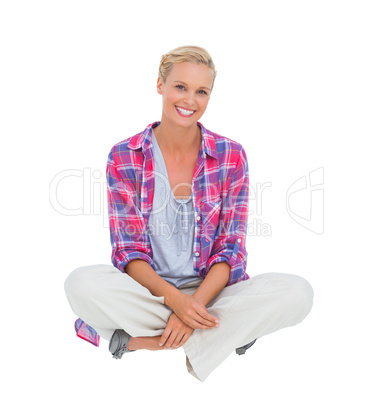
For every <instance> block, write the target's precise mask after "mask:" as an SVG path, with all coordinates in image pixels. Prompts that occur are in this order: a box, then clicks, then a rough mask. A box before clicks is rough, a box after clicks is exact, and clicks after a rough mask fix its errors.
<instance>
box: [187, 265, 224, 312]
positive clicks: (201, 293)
mask: <svg viewBox="0 0 372 402" xmlns="http://www.w3.org/2000/svg"><path fill="white" fill-rule="evenodd" d="M230 269H231V268H230V265H229V264H227V262H219V263H217V264H214V265H213V266H212V267H211V269H210V270H209V272H208V274H207V276H206V277H205V278H204V280H203V282H202V284H201V285H200V286H199V288H198V289H197V290H196V292H195V293H194V296H195V297H196V298H198V299H199V300H200V301H201V302H202V303H203V304H204V305H205V306H206V305H207V304H208V303H209V302H210V301H211V300H213V299H214V298H215V297H216V296H217V295H218V294H219V293H220V292H221V290H222V289H223V288H224V287H225V286H226V284H227V283H228V281H229V277H230Z"/></svg>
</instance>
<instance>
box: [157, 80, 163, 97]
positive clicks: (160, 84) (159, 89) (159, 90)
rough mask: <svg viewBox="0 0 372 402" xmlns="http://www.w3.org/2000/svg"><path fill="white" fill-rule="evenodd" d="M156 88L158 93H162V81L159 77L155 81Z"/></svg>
mask: <svg viewBox="0 0 372 402" xmlns="http://www.w3.org/2000/svg"><path fill="white" fill-rule="evenodd" d="M156 88H157V90H158V94H160V95H162V94H163V81H162V79H161V78H160V77H159V78H158V81H157V83H156Z"/></svg>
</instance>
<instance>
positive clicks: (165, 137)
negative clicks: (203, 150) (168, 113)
mask: <svg viewBox="0 0 372 402" xmlns="http://www.w3.org/2000/svg"><path fill="white" fill-rule="evenodd" d="M154 133H155V135H156V140H157V142H158V144H159V146H161V148H162V150H165V151H166V152H167V153H169V154H172V155H181V156H182V155H186V154H188V153H190V152H193V151H195V149H199V148H200V144H201V138H202V137H201V129H200V127H199V126H198V125H197V124H195V125H193V126H191V127H181V126H177V125H173V124H171V123H169V122H168V121H166V120H165V119H162V120H161V124H160V125H159V126H157V127H156V128H155V129H154Z"/></svg>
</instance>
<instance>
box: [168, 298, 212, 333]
mask: <svg viewBox="0 0 372 402" xmlns="http://www.w3.org/2000/svg"><path fill="white" fill-rule="evenodd" d="M170 307H171V309H172V310H173V311H174V313H176V315H177V316H178V317H179V318H180V319H181V320H182V321H183V322H184V323H185V324H186V325H188V326H189V327H191V328H193V329H209V328H215V327H218V326H219V321H218V319H217V318H216V317H213V315H211V314H209V313H208V310H207V309H206V307H205V306H204V304H203V303H202V302H201V301H200V300H199V299H198V298H197V297H195V296H189V295H187V294H184V293H181V292H180V293H179V294H178V296H177V298H175V300H173V301H172V302H171V304H170Z"/></svg>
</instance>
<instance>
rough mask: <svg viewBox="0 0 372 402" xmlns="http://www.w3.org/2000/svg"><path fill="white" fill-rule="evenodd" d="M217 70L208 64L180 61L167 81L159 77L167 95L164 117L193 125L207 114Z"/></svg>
mask: <svg viewBox="0 0 372 402" xmlns="http://www.w3.org/2000/svg"><path fill="white" fill-rule="evenodd" d="M212 83H213V71H212V70H211V69H210V68H209V67H208V66H206V65H205V64H196V63H188V62H184V63H176V64H174V65H173V68H172V71H171V72H170V73H169V75H168V77H167V79H166V82H165V83H164V82H163V81H162V79H161V78H158V83H157V88H158V93H159V94H161V95H162V96H163V114H162V121H164V119H166V120H168V121H169V122H170V123H172V124H175V125H179V126H182V127H191V126H192V125H195V124H196V122H197V121H198V120H199V119H200V118H201V117H202V116H203V114H204V112H205V110H206V108H207V106H208V102H209V98H210V93H211V88H212Z"/></svg>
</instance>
